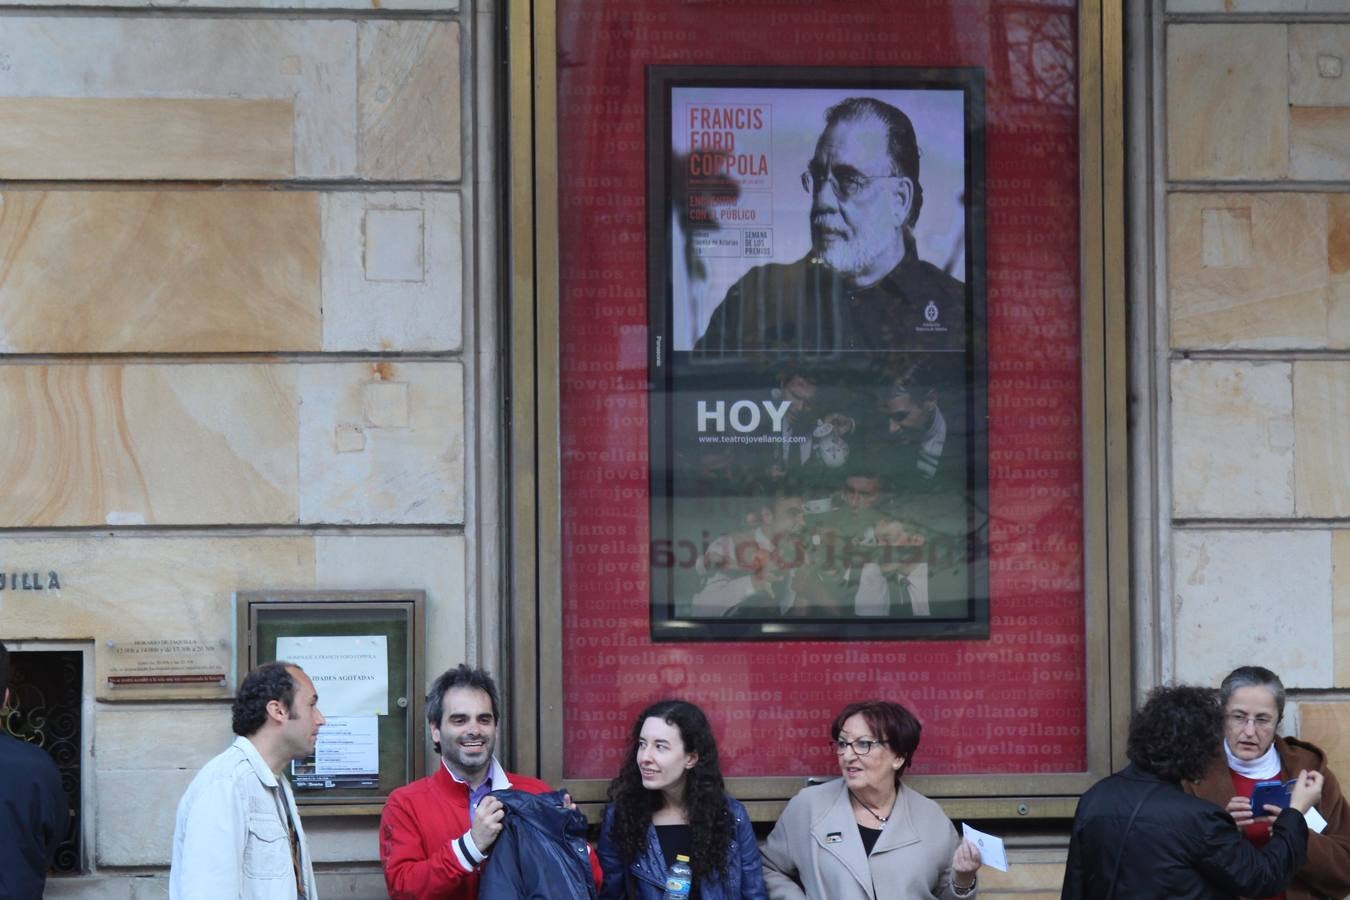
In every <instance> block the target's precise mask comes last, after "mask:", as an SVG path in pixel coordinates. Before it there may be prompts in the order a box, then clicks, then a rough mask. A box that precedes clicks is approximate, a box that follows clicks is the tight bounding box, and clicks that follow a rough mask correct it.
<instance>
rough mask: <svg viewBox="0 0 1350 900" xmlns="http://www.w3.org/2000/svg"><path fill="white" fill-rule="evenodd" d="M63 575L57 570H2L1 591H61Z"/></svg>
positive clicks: (0, 574)
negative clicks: (46, 571)
mask: <svg viewBox="0 0 1350 900" xmlns="http://www.w3.org/2000/svg"><path fill="white" fill-rule="evenodd" d="M59 590H61V577H60V576H59V575H57V574H56V573H55V572H48V573H47V574H46V575H45V576H44V575H43V574H42V573H41V572H0V591H59Z"/></svg>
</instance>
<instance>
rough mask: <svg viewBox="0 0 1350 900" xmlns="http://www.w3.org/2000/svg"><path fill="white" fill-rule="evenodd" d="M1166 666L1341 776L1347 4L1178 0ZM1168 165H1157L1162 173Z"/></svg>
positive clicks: (1174, 7)
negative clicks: (1285, 699)
mask: <svg viewBox="0 0 1350 900" xmlns="http://www.w3.org/2000/svg"><path fill="white" fill-rule="evenodd" d="M1166 13H1167V15H1166V18H1165V21H1164V27H1163V33H1164V40H1165V51H1164V52H1165V60H1164V63H1163V65H1164V72H1165V97H1160V98H1158V99H1159V102H1160V105H1162V106H1163V107H1164V108H1165V129H1164V133H1163V134H1164V136H1163V138H1162V141H1161V142H1162V144H1163V145H1164V146H1165V150H1166V165H1165V172H1166V178H1167V183H1166V203H1165V210H1164V211H1163V212H1164V215H1163V216H1162V219H1163V220H1164V221H1165V223H1166V224H1165V227H1164V228H1163V229H1161V230H1162V232H1163V233H1161V234H1160V235H1159V245H1160V248H1161V251H1162V252H1164V253H1165V256H1166V285H1165V292H1164V294H1165V296H1164V297H1162V298H1160V300H1161V301H1162V302H1161V304H1160V310H1161V311H1160V317H1162V318H1164V319H1165V321H1166V323H1167V326H1168V327H1167V333H1168V335H1169V337H1168V339H1167V342H1166V346H1164V347H1159V348H1156V352H1158V353H1159V354H1165V355H1166V358H1167V370H1168V377H1169V378H1170V385H1169V386H1168V387H1169V390H1168V391H1166V392H1165V393H1167V394H1170V405H1169V415H1168V421H1169V422H1170V439H1169V440H1168V441H1167V444H1166V445H1165V446H1162V447H1160V448H1159V452H1160V453H1167V454H1170V468H1171V479H1170V484H1164V485H1161V486H1160V492H1161V493H1160V495H1161V496H1164V497H1166V498H1168V500H1167V502H1166V504H1165V512H1166V517H1167V518H1166V521H1167V525H1166V527H1165V531H1166V532H1167V536H1166V538H1165V539H1166V540H1168V541H1169V543H1170V551H1171V552H1170V557H1171V566H1170V573H1168V574H1169V575H1170V584H1171V590H1170V593H1171V602H1170V603H1164V604H1162V609H1163V611H1164V612H1163V615H1165V616H1170V618H1171V622H1170V626H1171V627H1170V633H1171V646H1170V647H1164V648H1161V649H1162V651H1163V655H1164V656H1166V657H1169V658H1170V668H1171V675H1172V676H1173V677H1175V678H1176V679H1178V680H1184V681H1193V682H1200V683H1208V684H1214V683H1217V682H1218V680H1219V679H1220V678H1222V676H1223V675H1224V674H1225V673H1227V672H1228V671H1229V670H1230V669H1231V668H1233V667H1234V666H1236V665H1240V664H1244V663H1255V664H1260V665H1265V666H1268V667H1269V668H1271V669H1273V670H1275V671H1276V672H1278V673H1279V674H1280V675H1281V677H1282V678H1283V679H1284V682H1285V684H1286V685H1287V686H1288V687H1289V688H1290V689H1291V690H1292V691H1293V696H1294V698H1295V700H1296V703H1295V704H1294V706H1293V707H1292V708H1291V713H1292V714H1291V715H1290V716H1288V718H1287V721H1286V723H1285V726H1284V727H1285V730H1286V731H1287V732H1288V733H1291V734H1298V733H1300V732H1301V733H1302V735H1303V736H1304V737H1306V738H1308V739H1310V740H1313V741H1314V742H1316V743H1319V744H1321V745H1322V746H1323V747H1324V748H1326V749H1327V750H1328V751H1329V752H1330V753H1331V755H1332V763H1333V768H1337V769H1339V770H1340V771H1347V770H1350V752H1348V751H1350V748H1346V747H1345V746H1344V742H1342V741H1340V740H1339V736H1340V735H1341V734H1342V733H1343V732H1345V731H1346V730H1347V729H1350V452H1348V451H1350V331H1348V330H1347V329H1350V193H1347V189H1350V8H1347V7H1346V5H1345V4H1344V3H1343V2H1339V0H1167V2H1166ZM1158 168H1159V170H1160V171H1164V167H1163V166H1162V165H1159V166H1158Z"/></svg>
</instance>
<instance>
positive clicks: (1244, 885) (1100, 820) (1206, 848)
mask: <svg viewBox="0 0 1350 900" xmlns="http://www.w3.org/2000/svg"><path fill="white" fill-rule="evenodd" d="M1141 799H1142V801H1143V802H1142V803H1140V800H1141ZM1136 806H1137V807H1138V810H1139V811H1138V813H1137V814H1135V815H1134V823H1133V824H1132V825H1130V826H1129V833H1128V834H1126V833H1125V831H1126V826H1127V823H1129V821H1130V816H1131V814H1133V813H1134V810H1135V808H1136ZM1307 849H1308V826H1307V824H1306V823H1305V822H1304V821H1303V816H1302V815H1300V814H1299V812H1298V810H1295V809H1292V808H1290V809H1286V810H1284V812H1282V813H1280V815H1279V818H1277V819H1276V820H1275V824H1274V825H1273V826H1272V828H1271V835H1270V843H1268V844H1266V846H1265V848H1264V849H1262V850H1257V849H1256V848H1255V847H1253V846H1252V844H1251V842H1249V841H1248V840H1247V839H1246V838H1245V837H1243V835H1242V832H1241V831H1239V830H1238V829H1237V828H1234V827H1233V819H1232V817H1231V816H1229V815H1228V813H1226V812H1224V811H1223V810H1222V809H1220V808H1219V807H1217V806H1215V805H1214V804H1213V803H1210V802H1208V801H1206V800H1201V799H1200V798H1199V797H1192V796H1190V795H1189V794H1186V793H1184V792H1183V791H1182V790H1181V786H1180V785H1179V784H1176V783H1173V782H1168V781H1163V780H1162V779H1160V778H1158V777H1157V776H1156V775H1152V774H1149V773H1148V772H1145V771H1143V770H1142V769H1139V768H1136V767H1135V766H1133V765H1130V766H1126V767H1125V768H1124V769H1122V770H1121V771H1119V772H1117V773H1116V774H1114V775H1112V776H1110V777H1108V778H1104V779H1102V780H1101V781H1099V782H1097V783H1096V784H1095V785H1093V786H1092V787H1091V788H1090V789H1089V790H1088V792H1087V793H1086V794H1084V795H1083V798H1082V799H1081V800H1079V801H1078V812H1077V814H1076V815H1075V816H1074V820H1073V835H1072V837H1071V838H1070V840H1069V861H1068V864H1067V865H1066V866H1065V869H1064V889H1063V892H1062V894H1061V897H1062V900H1093V898H1103V897H1106V896H1107V895H1108V894H1109V893H1110V892H1111V887H1112V885H1111V881H1112V876H1113V874H1114V875H1115V886H1114V893H1113V894H1111V896H1112V897H1113V898H1114V900H1155V898H1156V900H1164V898H1167V900H1179V898H1185V900H1220V898H1230V897H1232V898H1235V897H1240V896H1241V897H1269V896H1271V895H1273V894H1278V893H1279V892H1280V891H1282V890H1283V889H1284V886H1285V885H1287V884H1288V883H1289V881H1290V879H1292V878H1293V877H1294V873H1295V872H1297V871H1298V869H1299V867H1300V866H1302V865H1303V862H1304V859H1305V858H1306V856H1307Z"/></svg>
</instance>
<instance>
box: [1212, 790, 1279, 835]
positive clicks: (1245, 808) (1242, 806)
mask: <svg viewBox="0 0 1350 900" xmlns="http://www.w3.org/2000/svg"><path fill="white" fill-rule="evenodd" d="M1224 809H1225V810H1226V811H1227V812H1228V814H1229V815H1230V816H1232V817H1233V821H1234V822H1236V823H1237V827H1238V828H1246V827H1247V826H1248V825H1251V824H1252V823H1253V822H1273V821H1275V819H1274V818H1273V817H1270V816H1265V817H1262V818H1260V819H1257V818H1255V817H1254V816H1253V815H1252V800H1251V798H1250V797H1234V798H1233V799H1231V800H1229V801H1228V805H1227V806H1225V807H1224Z"/></svg>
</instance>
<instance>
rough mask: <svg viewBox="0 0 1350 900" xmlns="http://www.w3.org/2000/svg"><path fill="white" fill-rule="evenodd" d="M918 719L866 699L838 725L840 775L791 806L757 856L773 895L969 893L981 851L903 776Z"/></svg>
mask: <svg viewBox="0 0 1350 900" xmlns="http://www.w3.org/2000/svg"><path fill="white" fill-rule="evenodd" d="M920 728H921V726H920V725H919V721H918V719H916V718H914V715H913V714H912V713H910V711H909V710H907V709H905V708H904V707H903V706H901V705H900V704H898V703H891V702H889V701H885V700H868V701H865V702H862V703H854V704H852V705H850V706H847V707H845V708H844V710H843V712H841V713H839V715H838V716H836V717H835V719H834V724H833V726H832V727H831V730H830V734H831V735H832V737H831V740H830V744H831V746H832V747H833V749H834V752H835V755H836V756H837V757H838V760H839V770H840V773H841V774H842V776H843V777H842V778H840V779H838V780H837V781H829V782H826V783H825V784H816V785H811V786H810V787H807V788H804V789H803V790H801V791H800V792H799V793H798V794H797V796H795V797H793V798H792V800H791V801H789V802H788V805H787V809H785V810H783V814H782V816H780V817H779V819H778V822H777V824H775V825H774V827H773V831H772V832H771V833H770V834H769V839H768V840H767V841H766V842H765V844H764V846H763V848H761V850H760V853H761V855H762V856H763V858H764V881H765V883H766V884H767V885H768V888H769V896H770V897H772V898H775V900H780V898H803V897H804V898H808V900H863V898H867V900H880V898H891V897H902V898H905V900H920V898H928V900H938V898H941V900H955V898H961V897H971V896H974V894H975V873H976V871H977V870H978V869H979V868H980V851H979V849H978V848H977V847H976V846H975V845H974V844H972V843H970V841H965V840H962V839H961V838H959V837H958V836H957V834H956V829H955V828H954V827H953V826H952V822H951V819H948V818H947V814H946V813H944V812H943V811H942V808H941V807H940V806H938V805H937V804H936V803H934V802H933V801H932V800H929V799H928V798H927V797H925V796H923V795H922V794H920V793H918V792H917V791H915V790H914V789H913V788H910V787H906V786H905V785H904V783H903V782H902V780H901V776H902V775H903V774H904V772H905V769H907V768H909V764H910V762H911V761H912V760H913V757H914V751H915V750H917V749H918V747H919V731H920Z"/></svg>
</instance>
